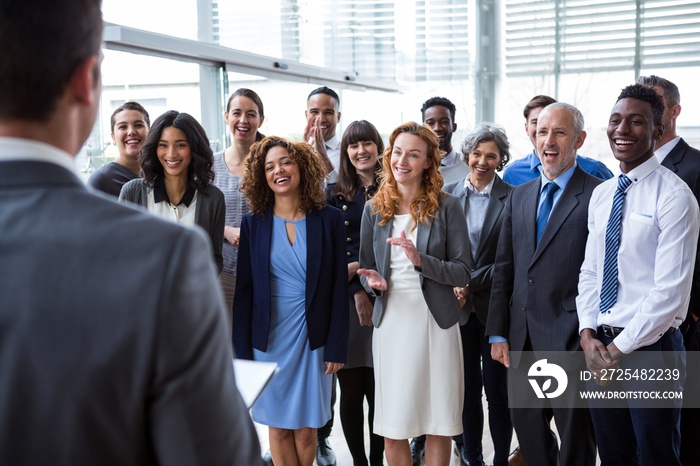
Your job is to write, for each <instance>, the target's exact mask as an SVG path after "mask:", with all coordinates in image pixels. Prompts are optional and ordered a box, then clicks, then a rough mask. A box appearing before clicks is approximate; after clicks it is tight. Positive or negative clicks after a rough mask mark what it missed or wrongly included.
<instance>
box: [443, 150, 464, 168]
mask: <svg viewBox="0 0 700 466" xmlns="http://www.w3.org/2000/svg"><path fill="white" fill-rule="evenodd" d="M457 162H461V160H460V158H459V157H458V156H457V151H456V150H455V149H454V148H452V150H451V151H450V153H449V154H447V155H446V156H444V157H443V158H442V160H441V161H440V164H441V165H442V166H443V167H449V166H450V165H455V164H456V163H457Z"/></svg>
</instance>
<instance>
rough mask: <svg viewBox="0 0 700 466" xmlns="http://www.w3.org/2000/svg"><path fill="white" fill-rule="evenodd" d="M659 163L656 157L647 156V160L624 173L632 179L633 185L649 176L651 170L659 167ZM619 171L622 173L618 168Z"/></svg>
mask: <svg viewBox="0 0 700 466" xmlns="http://www.w3.org/2000/svg"><path fill="white" fill-rule="evenodd" d="M659 165H661V163H660V162H659V161H658V160H657V159H656V157H649V160H646V161H645V162H644V163H642V164H641V165H639V166H637V167H635V168H634V169H632V170H630V172H629V173H625V175H627V177H628V178H629V179H630V180H632V184H633V185H634V184H635V183H638V182H640V181H642V180H643V179H644V178H646V177H647V176H649V175H650V174H651V172H653V171H654V170H656V169H657V168H658V167H659ZM620 173H622V170H620Z"/></svg>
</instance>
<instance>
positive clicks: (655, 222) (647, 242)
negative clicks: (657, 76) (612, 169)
mask: <svg viewBox="0 0 700 466" xmlns="http://www.w3.org/2000/svg"><path fill="white" fill-rule="evenodd" d="M627 176H628V177H629V178H630V179H631V180H632V184H631V185H630V187H629V188H628V189H627V194H626V196H625V201H624V204H623V206H622V229H621V235H620V249H619V253H618V287H617V301H616V303H615V304H614V305H613V306H612V307H611V308H610V310H609V311H607V312H605V313H601V312H600V309H599V304H600V290H601V286H602V281H603V261H604V258H605V229H606V227H607V223H608V217H609V216H610V210H611V208H612V202H613V195H614V193H615V190H616V189H617V183H618V179H617V177H615V178H612V179H610V180H607V181H605V182H604V183H602V184H601V185H599V186H598V187H597V188H596V189H595V190H594V191H593V195H592V196H591V202H590V205H589V208H588V231H589V234H588V242H587V243H586V256H585V259H584V261H583V265H582V266H581V274H580V277H579V285H578V291H579V295H578V297H577V298H576V307H577V310H578V317H579V332H580V331H582V330H583V329H585V328H590V329H593V330H594V331H595V330H597V328H598V327H599V326H600V325H611V326H613V327H624V330H623V331H622V333H620V335H618V336H617V337H616V338H615V340H614V341H615V345H616V346H617V347H618V348H619V349H620V351H622V352H623V353H630V352H632V351H634V350H636V349H638V348H641V347H644V346H648V345H650V344H652V343H654V342H656V341H657V340H658V339H659V338H661V336H662V335H663V334H664V333H665V332H666V331H667V330H668V329H669V328H678V326H679V325H680V324H681V323H682V322H683V319H684V318H685V316H686V314H687V312H688V303H689V300H690V287H691V283H692V280H693V268H694V266H695V253H696V249H697V243H698V231H699V230H700V213H699V209H698V204H697V201H696V200H695V197H694V196H693V193H692V192H691V191H690V189H689V188H688V186H687V185H686V184H685V183H682V182H680V180H679V179H678V177H677V176H676V175H675V174H674V173H673V172H671V171H670V170H668V169H667V168H666V167H662V166H661V165H659V161H658V160H657V159H656V158H655V157H651V158H650V159H649V160H647V161H646V162H644V163H642V164H641V165H639V166H638V167H637V168H635V169H634V170H632V171H630V172H629V173H627Z"/></svg>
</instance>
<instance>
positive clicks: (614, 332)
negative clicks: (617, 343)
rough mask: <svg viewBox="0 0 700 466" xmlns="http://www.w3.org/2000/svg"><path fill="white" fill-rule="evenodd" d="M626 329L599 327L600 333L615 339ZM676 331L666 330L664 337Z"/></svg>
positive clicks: (672, 329) (674, 329) (608, 326)
mask: <svg viewBox="0 0 700 466" xmlns="http://www.w3.org/2000/svg"><path fill="white" fill-rule="evenodd" d="M624 329H625V327H613V326H612V325H601V326H600V327H598V332H602V333H603V335H604V336H605V337H606V338H615V337H616V336H618V335H619V334H621V333H622V331H623V330H624ZM675 331H676V327H671V328H669V329H668V330H666V332H665V333H664V335H665V334H666V333H673V332H675Z"/></svg>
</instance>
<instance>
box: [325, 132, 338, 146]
mask: <svg viewBox="0 0 700 466" xmlns="http://www.w3.org/2000/svg"><path fill="white" fill-rule="evenodd" d="M326 147H328V148H330V149H331V150H336V149H338V148H339V147H340V138H339V137H338V133H337V132H336V133H335V134H334V135H333V137H332V138H330V139H329V140H328V141H326Z"/></svg>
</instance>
